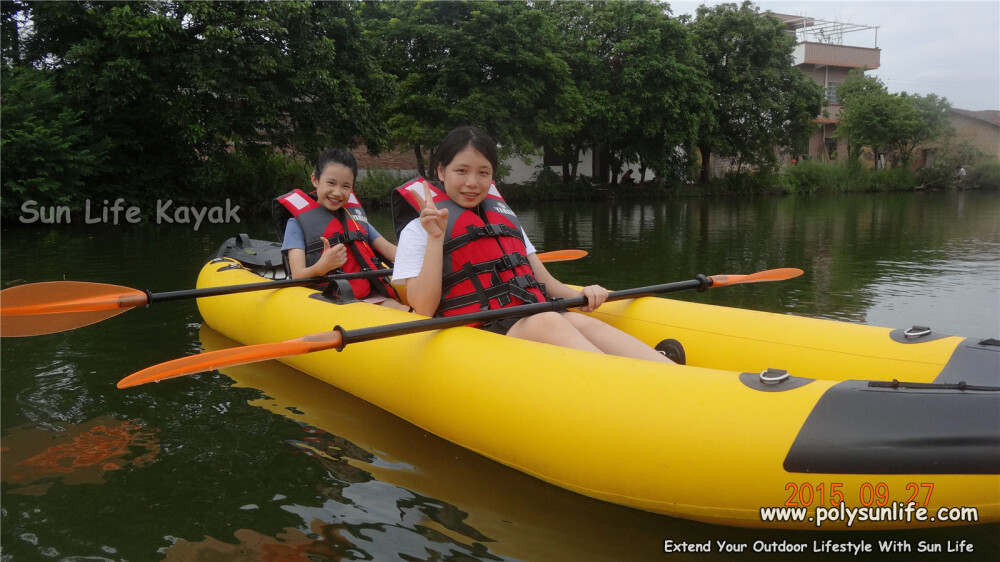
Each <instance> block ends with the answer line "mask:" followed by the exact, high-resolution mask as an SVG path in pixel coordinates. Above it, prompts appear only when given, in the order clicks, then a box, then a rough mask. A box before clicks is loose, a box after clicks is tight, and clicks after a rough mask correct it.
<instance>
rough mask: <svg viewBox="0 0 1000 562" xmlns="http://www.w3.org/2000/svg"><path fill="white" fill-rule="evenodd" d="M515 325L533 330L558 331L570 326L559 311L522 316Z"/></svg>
mask: <svg viewBox="0 0 1000 562" xmlns="http://www.w3.org/2000/svg"><path fill="white" fill-rule="evenodd" d="M515 326H520V327H521V328H522V329H524V330H529V331H532V332H537V331H557V330H562V329H565V328H567V327H569V323H568V322H567V321H566V320H565V319H563V317H562V315H561V314H559V313H558V312H540V313H538V314H533V315H531V316H528V317H525V318H522V319H521V321H519V322H518V323H517V324H515Z"/></svg>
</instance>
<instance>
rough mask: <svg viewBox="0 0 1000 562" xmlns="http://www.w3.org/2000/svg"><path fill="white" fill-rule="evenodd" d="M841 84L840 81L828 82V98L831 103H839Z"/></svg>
mask: <svg viewBox="0 0 1000 562" xmlns="http://www.w3.org/2000/svg"><path fill="white" fill-rule="evenodd" d="M838 86H840V82H827V83H826V100H827V101H828V102H830V103H837V87H838Z"/></svg>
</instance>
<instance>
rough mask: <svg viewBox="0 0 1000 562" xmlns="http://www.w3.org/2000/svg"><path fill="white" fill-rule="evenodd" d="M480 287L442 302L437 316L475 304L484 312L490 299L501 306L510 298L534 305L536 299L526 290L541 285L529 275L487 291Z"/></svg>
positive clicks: (508, 301)
mask: <svg viewBox="0 0 1000 562" xmlns="http://www.w3.org/2000/svg"><path fill="white" fill-rule="evenodd" d="M472 279H475V280H476V281H473V283H478V278H477V277H475V276H473V277H472ZM481 287H482V285H479V286H477V287H476V289H477V290H476V291H475V292H473V293H469V294H467V295H462V296H459V297H452V298H448V299H444V300H442V301H441V304H440V305H439V307H438V310H437V312H438V314H443V313H444V312H446V311H448V310H453V309H456V308H462V307H465V306H469V305H470V304H477V303H478V304H479V305H480V307H481V308H483V310H485V309H487V308H489V301H490V300H492V299H497V300H498V301H500V303H501V305H503V306H506V304H508V303H510V300H511V297H516V298H518V299H521V301H523V302H525V303H535V302H538V297H536V296H535V294H534V293H532V292H530V291H529V290H528V289H531V288H537V289H542V286H541V284H540V283H539V282H538V281H537V280H536V279H535V277H534V275H531V274H525V275H518V276H517V277H514V278H513V279H511V280H509V281H505V282H503V283H497V284H495V285H493V286H491V287H489V288H487V289H482V288H481Z"/></svg>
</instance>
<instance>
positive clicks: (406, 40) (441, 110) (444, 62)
mask: <svg viewBox="0 0 1000 562" xmlns="http://www.w3.org/2000/svg"><path fill="white" fill-rule="evenodd" d="M366 9H367V12H366V14H367V16H368V18H369V19H370V20H371V21H374V22H377V23H375V24H373V32H374V33H378V34H380V35H381V36H382V37H383V38H384V39H385V41H386V43H387V50H386V54H385V57H384V59H383V63H384V65H383V68H384V69H385V70H386V71H388V72H393V73H394V74H395V75H396V77H397V79H398V84H399V90H398V94H397V97H396V98H395V99H394V101H393V102H392V103H391V104H390V105H389V107H388V108H387V114H388V116H389V117H388V123H389V127H390V129H391V132H392V137H393V139H394V140H395V141H396V142H399V143H402V144H405V145H409V146H411V147H412V148H413V150H414V153H415V155H416V156H417V159H418V162H419V165H420V173H421V174H422V175H426V173H427V171H426V170H425V163H424V161H423V152H424V149H425V148H426V147H430V146H434V144H435V143H437V142H438V141H439V140H440V139H441V138H442V137H443V136H444V135H445V133H447V131H448V130H450V129H451V128H453V127H455V126H457V125H468V124H474V125H478V126H481V127H483V128H484V129H486V130H487V131H489V132H490V133H491V134H492V135H493V136H494V137H496V139H497V140H498V141H499V142H500V144H501V145H502V146H503V148H504V152H505V153H507V154H511V153H523V152H529V151H533V149H534V148H535V147H536V146H539V145H542V144H546V143H561V142H562V141H563V139H565V138H567V137H568V136H569V135H570V134H571V133H572V132H573V131H575V130H576V129H577V128H578V127H579V124H580V120H581V118H580V109H581V107H582V99H581V97H580V94H579V92H578V91H577V89H576V87H575V86H574V85H573V83H572V81H571V80H570V79H569V69H568V67H567V66H566V63H565V62H563V61H562V59H560V58H559V57H558V56H557V53H558V52H559V50H560V48H561V47H560V41H561V38H560V37H559V35H558V34H557V33H556V29H555V27H554V26H553V25H552V24H551V22H550V21H549V19H548V18H546V17H545V15H544V14H543V13H541V12H540V11H538V10H534V9H532V8H531V6H529V5H528V4H527V3H523V2H428V1H422V2H398V3H397V2H389V3H377V4H371V5H368V6H366Z"/></svg>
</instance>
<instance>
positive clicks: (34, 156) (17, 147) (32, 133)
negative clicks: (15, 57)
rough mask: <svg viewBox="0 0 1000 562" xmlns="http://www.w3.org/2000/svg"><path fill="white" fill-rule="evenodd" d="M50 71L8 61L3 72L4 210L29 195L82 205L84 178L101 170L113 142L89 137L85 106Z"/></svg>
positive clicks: (47, 202) (0, 152) (45, 202)
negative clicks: (58, 86)
mask: <svg viewBox="0 0 1000 562" xmlns="http://www.w3.org/2000/svg"><path fill="white" fill-rule="evenodd" d="M50 74H51V73H50V72H48V71H45V70H40V69H37V68H32V67H20V68H19V67H11V66H8V65H6V64H5V65H3V68H2V78H0V88H2V95H0V122H3V130H2V133H0V160H2V164H0V168H3V199H2V209H3V214H4V215H8V216H10V215H13V214H17V213H18V210H19V209H20V208H21V204H22V203H24V202H25V201H29V200H30V201H35V202H36V203H37V204H38V205H40V206H45V207H48V206H55V205H65V206H68V207H71V208H74V209H79V208H82V206H83V200H84V199H85V197H83V196H82V188H83V186H84V180H85V179H86V178H87V177H91V176H94V175H96V174H97V171H98V169H99V166H100V165H101V164H103V162H104V160H105V154H106V150H107V145H108V143H107V142H106V141H103V140H99V141H97V142H95V143H92V142H90V140H89V139H92V138H93V135H92V134H91V131H90V130H89V129H88V128H87V127H86V126H85V125H83V124H81V123H80V112H78V111H75V110H74V109H72V108H70V107H68V106H67V105H66V103H65V99H64V97H65V96H63V95H62V94H60V93H59V92H57V91H56V90H55V87H54V86H53V80H52V77H51V76H50Z"/></svg>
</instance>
